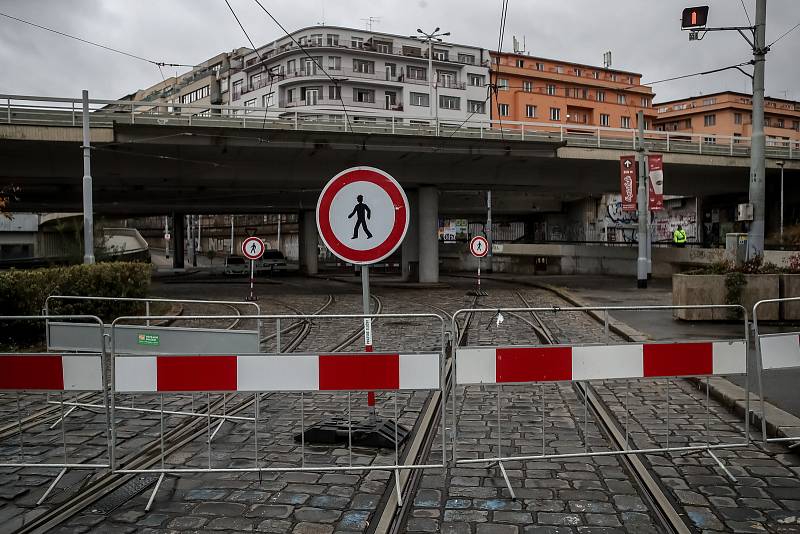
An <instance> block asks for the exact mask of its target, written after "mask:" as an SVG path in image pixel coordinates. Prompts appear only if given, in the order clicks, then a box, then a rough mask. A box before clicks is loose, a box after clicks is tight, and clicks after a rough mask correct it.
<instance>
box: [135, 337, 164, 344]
mask: <svg viewBox="0 0 800 534" xmlns="http://www.w3.org/2000/svg"><path fill="white" fill-rule="evenodd" d="M137 343H139V345H150V346H158V345H160V344H161V339H160V338H159V337H158V334H139V337H138V339H137Z"/></svg>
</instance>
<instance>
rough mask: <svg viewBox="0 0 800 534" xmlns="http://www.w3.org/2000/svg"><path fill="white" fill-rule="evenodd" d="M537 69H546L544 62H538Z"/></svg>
mask: <svg viewBox="0 0 800 534" xmlns="http://www.w3.org/2000/svg"><path fill="white" fill-rule="evenodd" d="M536 70H542V71H543V70H544V63H537V64H536Z"/></svg>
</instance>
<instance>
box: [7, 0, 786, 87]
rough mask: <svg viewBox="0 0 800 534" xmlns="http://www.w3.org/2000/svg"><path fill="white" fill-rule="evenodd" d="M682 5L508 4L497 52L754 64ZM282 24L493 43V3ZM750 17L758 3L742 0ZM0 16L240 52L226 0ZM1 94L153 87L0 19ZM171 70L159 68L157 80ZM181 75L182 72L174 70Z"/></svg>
mask: <svg viewBox="0 0 800 534" xmlns="http://www.w3.org/2000/svg"><path fill="white" fill-rule="evenodd" d="M229 1H230V2H231V5H232V6H233V7H234V9H235V10H236V11H237V14H238V15H239V18H240V20H241V21H242V23H243V24H244V26H245V29H246V30H247V32H248V33H249V34H250V37H251V38H252V39H253V41H254V42H255V43H256V45H257V46H260V45H262V44H264V43H267V42H269V41H272V40H273V39H276V38H278V37H280V36H282V35H283V33H282V31H281V30H280V28H278V27H277V26H276V25H275V23H274V22H272V21H271V20H270V19H269V18H268V17H267V15H266V14H265V13H264V12H263V11H261V9H260V8H259V7H258V6H257V5H256V4H255V2H254V1H253V0H229ZM689 1H690V0H686V1H683V0H681V1H679V0H612V1H610V2H600V1H598V0H509V10H508V22H507V24H506V32H505V40H504V43H503V50H505V51H510V50H511V48H512V36H516V37H517V38H518V39H519V40H520V41H522V38H523V37H525V40H526V43H527V50H528V52H530V53H531V54H533V55H540V56H543V57H548V58H558V59H563V60H568V61H576V62H582V63H588V64H591V65H602V59H603V52H605V51H606V50H611V51H612V54H613V67H616V68H619V69H623V70H632V71H635V72H640V73H642V74H643V76H644V81H645V82H647V81H654V80H661V79H664V78H669V77H672V76H678V75H682V74H689V73H693V72H699V71H704V70H709V69H713V68H718V67H722V66H727V65H731V64H735V63H739V62H742V61H747V60H748V59H750V58H751V57H752V54H751V51H750V48H749V46H748V45H747V43H745V42H744V40H743V39H742V38H741V37H740V36H739V35H738V34H737V33H735V32H724V33H723V32H718V33H709V34H707V35H706V37H705V39H704V40H703V41H702V42H693V43H689V42H688V35H687V33H686V32H681V31H680V12H681V9H682V8H683V7H685V6H686V5H687V4H688V3H689ZM703 3H707V4H709V5H710V6H711V11H710V18H709V25H710V26H730V25H747V18H746V16H745V13H744V9H743V8H742V5H741V2H740V0H705V2H703ZM262 4H264V6H265V7H266V8H267V9H269V10H270V11H271V12H272V14H273V15H274V16H275V17H276V18H277V19H278V20H279V21H280V22H281V23H282V24H283V25H284V27H285V28H286V29H287V30H289V31H293V30H295V29H298V28H301V27H305V26H313V25H315V24H318V23H320V22H323V21H324V22H325V23H327V24H332V25H339V26H347V27H356V28H364V24H365V23H364V21H363V20H362V19H365V18H367V17H377V18H379V21H378V22H375V23H373V29H374V30H376V31H382V32H387V33H395V34H399V35H409V34H412V33H415V31H416V28H418V27H422V28H423V29H426V30H432V29H433V28H434V27H436V26H437V25H438V26H441V27H442V29H443V30H444V31H449V32H451V38H450V39H451V40H452V41H453V42H457V43H462V44H475V45H478V46H482V47H485V48H490V49H495V48H496V47H497V40H498V31H499V19H500V7H501V0H481V1H478V0H291V1H289V0H262ZM768 4H769V5H768V13H767V42H768V43H769V42H771V41H773V40H775V39H776V38H777V37H778V36H779V35H781V34H782V33H783V32H784V31H786V30H788V29H789V28H791V27H792V26H794V25H795V24H797V23H799V22H800V0H769V2H768ZM744 5H745V6H746V7H747V10H748V11H749V13H750V17H751V19H752V18H753V17H754V12H755V0H744ZM0 12H3V13H6V14H9V15H13V16H16V17H19V18H23V19H27V20H29V21H31V22H35V23H38V24H41V25H44V26H49V27H51V28H53V29H56V30H59V31H62V32H65V33H70V34H74V35H77V36H79V37H82V38H84V39H88V40H91V41H96V42H99V43H102V44H105V45H108V46H111V47H114V48H118V49H121V50H125V51H127V52H131V53H133V54H136V55H139V56H143V57H146V58H149V59H153V60H157V61H166V62H171V63H187V64H195V63H199V62H201V61H203V60H205V59H207V58H209V57H211V56H213V55H215V54H217V53H219V52H221V51H227V50H231V49H233V48H236V47H239V46H248V43H247V39H246V38H245V36H244V34H243V33H242V31H241V29H240V28H239V27H238V25H237V24H236V21H235V20H234V18H233V16H232V15H231V13H230V11H228V8H227V6H226V5H225V0H166V1H164V0H159V1H155V0H136V1H130V0H0ZM798 52H800V28H798V29H796V30H795V31H793V32H792V33H790V34H789V35H787V36H786V37H785V38H783V39H782V40H781V41H780V42H779V43H777V44H776V45H775V47H774V48H773V49H772V51H771V52H770V53H769V54H768V55H767V70H766V88H767V95H768V96H774V97H778V98H790V99H795V100H800V68H798V57H799V56H800V54H798ZM0 65H2V71H3V74H2V77H0V92H2V93H13V94H32V95H46V96H64V97H78V96H80V91H81V89H89V92H90V95H91V96H92V97H94V98H117V97H121V96H123V95H125V94H128V93H131V92H133V91H135V90H136V89H140V88H144V87H148V86H150V85H152V84H154V83H156V82H158V81H160V80H161V75H160V74H159V72H158V69H157V68H156V67H155V66H154V65H152V64H148V63H146V62H144V61H139V60H136V59H132V58H129V57H125V56H122V55H119V54H115V53H112V52H108V51H105V50H102V49H99V48H95V47H92V46H89V45H86V44H82V43H79V42H77V41H73V40H70V39H66V38H64V37H60V36H58V35H54V34H52V33H49V32H46V31H43V30H40V29H37V28H33V27H31V26H28V25H25V24H21V23H19V22H16V21H12V20H9V19H7V18H5V17H0ZM175 70H176V69H174V68H173V69H169V68H166V67H165V72H164V74H165V75H169V74H174V73H175ZM178 70H180V71H183V70H185V69H178ZM653 88H654V90H655V92H656V93H657V97H656V101H663V100H670V99H674V98H681V97H684V96H693V95H697V94H700V93H711V92H715V91H721V90H728V89H729V90H735V91H742V92H750V81H749V78H747V77H745V76H743V75H742V74H740V73H738V72H736V71H728V72H725V73H720V74H713V75H708V76H702V77H696V78H691V79H688V80H680V81H674V82H669V83H662V84H657V85H654V86H653Z"/></svg>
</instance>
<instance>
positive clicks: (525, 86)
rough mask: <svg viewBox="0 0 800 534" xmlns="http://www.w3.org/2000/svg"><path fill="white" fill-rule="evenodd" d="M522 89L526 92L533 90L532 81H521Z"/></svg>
mask: <svg viewBox="0 0 800 534" xmlns="http://www.w3.org/2000/svg"><path fill="white" fill-rule="evenodd" d="M522 90H523V91H525V92H526V93H532V92H533V82H522Z"/></svg>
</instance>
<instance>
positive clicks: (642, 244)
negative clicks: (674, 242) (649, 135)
mask: <svg viewBox="0 0 800 534" xmlns="http://www.w3.org/2000/svg"><path fill="white" fill-rule="evenodd" d="M636 118H637V120H638V121H639V142H638V145H639V146H638V147H637V148H636V152H637V157H638V158H639V199H638V200H639V239H638V241H639V257H638V259H637V261H636V287H638V288H640V289H644V288H646V287H647V223H648V220H647V219H648V217H647V215H648V213H647V211H648V210H647V170H646V167H647V164H646V161H645V154H644V112H642V111H639V112H638V113H637V117H636Z"/></svg>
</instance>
